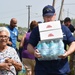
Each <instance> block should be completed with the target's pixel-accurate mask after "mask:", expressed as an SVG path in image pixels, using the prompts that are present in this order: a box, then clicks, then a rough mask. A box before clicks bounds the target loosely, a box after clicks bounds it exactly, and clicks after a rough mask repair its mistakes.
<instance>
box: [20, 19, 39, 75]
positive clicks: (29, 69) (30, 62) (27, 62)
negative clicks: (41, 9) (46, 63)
mask: <svg viewBox="0 0 75 75" xmlns="http://www.w3.org/2000/svg"><path fill="white" fill-rule="evenodd" d="M36 26H38V22H36V21H35V20H33V21H32V22H31V23H30V31H29V32H27V33H26V34H25V35H24V36H23V38H22V40H21V42H20V45H19V48H23V50H22V62H23V64H24V66H25V69H26V75H34V67H35V57H34V56H33V55H31V54H30V53H29V52H28V51H27V45H28V41H29V37H30V34H31V31H32V30H33V28H35V27H36Z"/></svg>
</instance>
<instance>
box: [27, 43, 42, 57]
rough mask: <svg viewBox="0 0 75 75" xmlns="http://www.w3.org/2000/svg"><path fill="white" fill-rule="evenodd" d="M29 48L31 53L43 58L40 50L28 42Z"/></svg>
mask: <svg viewBox="0 0 75 75" xmlns="http://www.w3.org/2000/svg"><path fill="white" fill-rule="evenodd" d="M27 50H28V52H29V53H30V54H33V55H34V56H35V57H36V58H41V54H40V52H39V51H38V50H37V49H35V48H34V47H33V46H32V45H31V44H28V46H27Z"/></svg>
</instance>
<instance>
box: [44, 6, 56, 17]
mask: <svg viewBox="0 0 75 75" xmlns="http://www.w3.org/2000/svg"><path fill="white" fill-rule="evenodd" d="M54 13H55V9H54V7H53V6H51V5H47V6H45V7H44V8H43V16H53V15H54Z"/></svg>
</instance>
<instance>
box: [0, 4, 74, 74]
mask: <svg viewBox="0 0 75 75" xmlns="http://www.w3.org/2000/svg"><path fill="white" fill-rule="evenodd" d="M42 17H43V20H44V23H46V22H52V21H55V20H56V12H55V8H54V7H53V6H51V5H47V6H45V7H44V8H43V10H42ZM63 22H64V23H63V24H62V25H61V29H62V32H63V43H64V50H65V53H64V54H63V55H60V56H59V58H60V60H38V58H41V55H40V53H39V50H38V49H37V48H36V46H37V44H38V43H39V41H41V39H40V33H39V28H38V24H39V23H42V22H41V21H39V22H37V21H35V20H33V21H31V23H30V29H29V30H28V32H27V33H25V34H24V35H23V37H22V39H20V38H19V37H18V35H19V33H18V29H16V26H17V19H16V18H12V19H11V20H10V25H9V26H7V27H0V75H18V71H21V70H22V64H23V65H24V67H25V70H26V74H25V75H68V74H69V73H70V66H69V65H70V64H69V62H68V56H69V55H71V54H73V53H74V52H75V37H74V36H73V33H74V30H75V28H74V26H73V25H72V24H71V19H70V18H69V17H66V18H65V19H64V21H63ZM17 41H18V42H20V44H19V50H17V46H16V42H17ZM50 42H51V41H50ZM50 42H49V43H50ZM67 45H68V46H69V47H68V49H67ZM70 58H71V61H72V60H73V59H72V57H70ZM72 68H73V67H72Z"/></svg>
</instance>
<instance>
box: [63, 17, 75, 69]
mask: <svg viewBox="0 0 75 75" xmlns="http://www.w3.org/2000/svg"><path fill="white" fill-rule="evenodd" d="M64 25H66V26H67V27H68V28H69V29H70V31H71V33H72V35H73V34H74V30H75V28H74V26H73V25H72V24H71V19H70V18H69V17H66V18H65V19H64ZM74 56H75V53H72V54H71V55H70V60H69V63H70V69H71V70H72V69H73V60H74Z"/></svg>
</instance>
